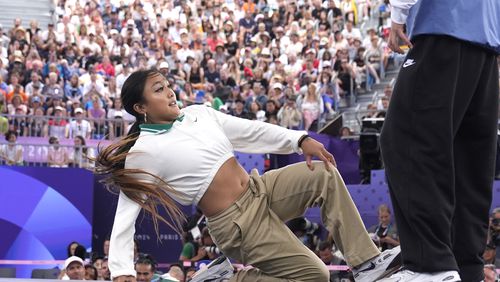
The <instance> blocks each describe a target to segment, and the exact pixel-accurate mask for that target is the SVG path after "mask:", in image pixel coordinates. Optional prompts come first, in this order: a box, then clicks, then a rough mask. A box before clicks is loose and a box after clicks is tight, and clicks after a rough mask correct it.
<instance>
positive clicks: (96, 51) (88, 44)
mask: <svg viewBox="0 0 500 282" xmlns="http://www.w3.org/2000/svg"><path fill="white" fill-rule="evenodd" d="M88 34H89V36H88V39H82V41H81V42H80V49H81V50H82V51H83V50H84V49H85V48H88V49H90V51H91V52H92V54H93V55H95V56H98V55H100V54H101V46H99V44H97V42H96V32H95V30H93V29H89V32H88Z"/></svg>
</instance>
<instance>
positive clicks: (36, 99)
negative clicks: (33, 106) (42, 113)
mask: <svg viewBox="0 0 500 282" xmlns="http://www.w3.org/2000/svg"><path fill="white" fill-rule="evenodd" d="M31 102H33V103H36V102H38V103H41V102H42V101H41V100H40V97H38V96H35V97H33V99H32V100H31Z"/></svg>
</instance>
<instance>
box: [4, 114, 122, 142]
mask: <svg viewBox="0 0 500 282" xmlns="http://www.w3.org/2000/svg"><path fill="white" fill-rule="evenodd" d="M2 118H3V119H4V120H5V119H7V123H8V128H9V130H14V131H16V132H17V134H18V136H21V137H51V136H55V137H58V138H60V139H62V138H67V139H72V138H75V137H76V136H82V137H83V138H84V139H86V140H87V139H94V140H103V139H107V140H113V139H115V138H118V137H121V136H123V135H125V134H126V132H127V130H128V128H129V126H130V124H131V122H130V121H127V120H124V119H122V118H114V119H107V118H101V119H95V118H83V119H76V118H74V117H56V116H34V115H5V114H2V115H0V119H2ZM1 122H2V121H1V120H0V128H1ZM4 122H5V121H4Z"/></svg>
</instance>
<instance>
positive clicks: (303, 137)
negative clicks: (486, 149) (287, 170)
mask: <svg viewBox="0 0 500 282" xmlns="http://www.w3.org/2000/svg"><path fill="white" fill-rule="evenodd" d="M310 137H311V136H309V135H307V134H306V135H302V137H300V139H299V144H298V145H299V148H302V142H304V140H306V139H307V138H310Z"/></svg>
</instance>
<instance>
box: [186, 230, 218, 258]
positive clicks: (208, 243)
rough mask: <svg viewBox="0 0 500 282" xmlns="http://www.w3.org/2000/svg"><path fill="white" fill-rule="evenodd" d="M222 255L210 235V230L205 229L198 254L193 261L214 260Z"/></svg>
mask: <svg viewBox="0 0 500 282" xmlns="http://www.w3.org/2000/svg"><path fill="white" fill-rule="evenodd" d="M220 254H221V252H220V250H219V248H217V246H216V245H215V243H214V241H213V240H212V237H211V236H210V234H209V233H208V228H207V227H205V228H203V231H202V232H201V238H200V242H199V247H198V252H197V254H196V256H194V257H193V258H191V261H199V260H214V259H216V258H217V257H219V256H220Z"/></svg>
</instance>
